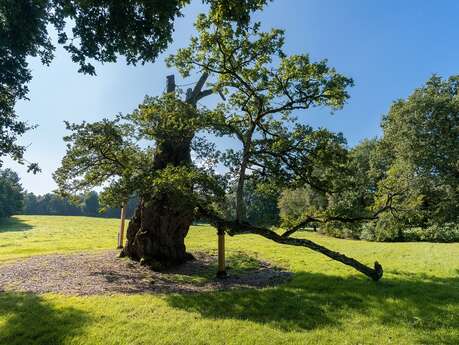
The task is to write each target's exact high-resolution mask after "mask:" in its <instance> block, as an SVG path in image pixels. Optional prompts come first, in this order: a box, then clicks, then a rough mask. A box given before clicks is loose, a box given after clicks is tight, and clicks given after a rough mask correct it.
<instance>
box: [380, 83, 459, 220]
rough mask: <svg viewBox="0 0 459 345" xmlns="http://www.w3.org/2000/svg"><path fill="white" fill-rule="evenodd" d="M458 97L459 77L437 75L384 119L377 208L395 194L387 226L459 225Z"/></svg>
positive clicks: (398, 104) (401, 101)
mask: <svg viewBox="0 0 459 345" xmlns="http://www.w3.org/2000/svg"><path fill="white" fill-rule="evenodd" d="M458 95H459V76H452V77H450V78H449V79H447V80H443V79H442V78H440V77H438V76H433V77H432V78H430V79H429V80H428V81H427V83H426V84H425V85H424V86H423V87H421V88H419V89H416V90H415V91H414V92H413V94H411V95H410V96H409V97H408V98H407V99H406V100H398V101H396V102H395V103H394V104H393V105H392V107H391V109H390V111H389V113H388V114H387V115H386V116H385V117H384V119H383V122H382V128H383V137H382V139H381V142H380V144H379V145H378V151H377V154H378V156H377V157H375V159H374V161H375V163H374V164H375V166H376V165H377V164H379V166H377V169H376V170H377V174H379V175H380V181H379V182H378V185H377V188H378V192H377V195H376V207H378V205H381V204H382V203H384V202H385V199H386V195H387V194H391V195H393V203H392V207H393V209H392V212H390V213H387V214H385V217H384V219H381V222H383V223H384V224H385V226H394V227H398V228H400V227H416V226H421V227H426V226H429V225H432V224H437V225H441V224H444V223H448V222H455V223H458V222H459V96H458ZM381 165H383V168H384V169H381V167H380V166H381ZM390 224H392V225H390Z"/></svg>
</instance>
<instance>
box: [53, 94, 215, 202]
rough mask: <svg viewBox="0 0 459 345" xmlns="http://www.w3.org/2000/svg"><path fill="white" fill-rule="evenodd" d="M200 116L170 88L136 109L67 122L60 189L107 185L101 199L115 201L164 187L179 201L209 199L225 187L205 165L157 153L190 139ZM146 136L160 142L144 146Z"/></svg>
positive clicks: (197, 146)
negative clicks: (167, 159) (173, 161)
mask: <svg viewBox="0 0 459 345" xmlns="http://www.w3.org/2000/svg"><path fill="white" fill-rule="evenodd" d="M177 96H178V95H177ZM200 119H201V117H200V114H199V112H198V111H197V110H196V109H194V108H193V107H191V106H190V105H188V104H186V103H184V102H182V101H181V100H180V99H178V98H177V97H176V95H174V94H173V93H170V94H166V95H163V96H161V97H154V98H152V97H150V98H146V99H145V102H144V103H143V104H141V105H140V106H139V108H138V109H137V110H135V111H134V112H133V113H132V114H128V115H125V116H118V117H116V118H115V120H106V119H105V120H102V121H100V122H96V123H91V124H88V123H83V124H80V125H75V124H67V128H68V129H69V130H71V131H72V133H71V134H70V135H69V136H67V137H65V138H64V140H65V141H66V142H67V143H68V145H67V147H68V150H67V153H66V155H65V157H64V159H63V160H62V166H61V167H60V168H59V169H58V170H57V171H56V172H55V174H54V178H55V180H56V182H57V184H58V186H59V190H60V191H61V193H62V194H63V195H75V194H78V193H80V192H81V191H90V190H92V189H93V188H96V187H98V186H104V190H103V192H102V193H101V195H100V197H101V198H100V203H101V205H103V206H111V207H117V206H119V205H121V203H123V202H124V201H125V200H127V199H128V198H129V197H130V196H131V195H138V196H139V197H141V198H144V199H146V200H149V199H151V198H152V197H154V195H158V194H164V193H165V194H167V195H169V196H170V197H171V198H173V199H174V200H175V201H176V206H177V207H179V206H180V207H188V208H191V209H193V208H194V207H196V206H197V204H198V203H202V202H206V203H207V202H210V200H211V199H213V198H215V197H218V196H219V195H221V193H222V190H221V186H220V185H219V183H218V179H215V178H214V177H213V176H212V174H210V173H209V170H208V169H206V167H197V166H195V165H193V164H191V161H187V160H185V161H184V163H183V164H181V165H178V166H174V165H166V166H163V165H162V162H161V160H159V159H156V160H155V159H154V158H155V156H156V157H160V156H161V154H162V153H164V152H165V151H167V150H171V151H173V150H177V149H178V147H179V146H180V145H186V142H187V141H188V139H191V138H192V137H193V136H194V132H195V131H196V130H197V128H199V126H202V125H201V120H200ZM141 141H148V142H152V143H155V147H154V148H152V147H149V146H147V147H145V146H141V145H140V142H141ZM170 142H173V143H174V145H173V147H171V145H170V144H169V143H170ZM184 143H185V144H184ZM202 145H204V144H203V143H202V142H199V141H198V142H196V143H195V145H194V146H193V147H194V148H195V149H196V150H197V151H200V148H202ZM185 155H186V151H185Z"/></svg>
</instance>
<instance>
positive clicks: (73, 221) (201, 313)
mask: <svg viewBox="0 0 459 345" xmlns="http://www.w3.org/2000/svg"><path fill="white" fill-rule="evenodd" d="M117 231H118V221H117V220H112V219H99V218H85V217H58V216H55V217H53V216H20V217H16V218H13V219H12V220H9V221H7V222H3V223H1V224H0V264H2V263H5V262H8V261H11V260H17V259H20V258H23V257H26V256H31V255H40V254H49V253H53V252H59V253H63V252H72V251H73V252H74V251H86V250H100V249H112V248H114V246H115V245H116V233H117ZM301 236H304V237H306V238H309V239H311V240H314V241H317V242H319V243H321V244H324V245H326V246H328V247H330V248H331V249H334V250H338V251H341V252H343V253H346V254H347V255H349V256H353V257H356V258H358V259H360V260H362V261H364V262H366V263H368V264H371V263H372V262H373V261H374V260H378V261H380V262H381V263H382V265H383V267H384V269H385V275H384V278H383V280H382V281H380V282H378V283H374V282H372V281H370V280H368V279H367V278H366V277H364V276H362V275H361V274H359V273H358V272H355V271H354V270H353V269H351V268H348V267H346V266H343V265H342V264H340V263H337V262H334V261H331V260H329V259H327V258H326V257H324V256H322V255H320V254H316V253H314V252H312V251H310V250H307V249H305V248H296V247H287V246H281V245H278V244H275V243H273V242H271V241H268V240H265V239H263V238H261V237H256V236H252V235H244V236H239V237H235V238H228V241H227V248H228V251H229V252H235V251H244V252H246V253H247V254H249V255H251V256H253V257H258V258H261V259H266V260H269V261H271V262H274V263H277V264H279V265H282V266H284V267H286V268H288V269H290V270H291V271H293V272H294V273H295V274H294V278H293V279H292V281H291V282H289V283H287V284H285V285H282V286H278V287H275V288H266V289H261V290H247V289H246V290H233V291H225V292H212V293H199V294H169V295H147V294H145V295H131V296H124V295H113V296H92V297H69V296H62V295H56V294H54V295H52V294H47V295H40V296H38V295H32V294H15V293H0V344H8V345H16V344H18V345H19V344H21V345H22V344H57V345H59V344H62V345H63V344H104V345H108V344H149V345H150V344H185V345H186V344H193V345H195V344H241V345H242V344H244V345H246V344H378V345H379V344H451V345H453V344H454V345H457V344H459V244H431V243H371V242H363V241H351V240H339V239H334V238H327V237H323V236H320V235H318V234H314V233H304V234H301ZM187 246H188V248H189V250H190V251H193V250H205V251H215V250H216V231H215V229H213V228H211V227H209V226H195V227H193V228H192V229H191V231H190V234H189V236H188V238H187ZM76 269H77V268H76Z"/></svg>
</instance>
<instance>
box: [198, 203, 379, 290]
mask: <svg viewBox="0 0 459 345" xmlns="http://www.w3.org/2000/svg"><path fill="white" fill-rule="evenodd" d="M201 212H202V210H201ZM203 213H204V215H205V216H206V217H207V218H209V220H210V222H211V224H212V225H214V226H215V227H216V228H217V229H219V230H224V231H226V232H227V233H228V234H229V235H230V236H234V235H240V234H256V235H260V236H263V237H265V238H267V239H270V240H272V241H274V242H277V243H280V244H286V245H290V246H299V247H306V248H309V249H312V250H314V251H316V252H319V253H321V254H324V255H326V256H327V257H329V258H330V259H333V260H335V261H339V262H341V263H343V264H345V265H348V266H351V267H353V268H355V269H356V270H357V271H359V272H361V273H363V274H365V275H366V276H368V277H370V278H371V279H373V280H374V281H378V280H379V279H381V277H382V276H383V268H382V266H381V265H380V264H379V263H378V262H377V261H376V262H375V263H374V268H371V267H368V266H366V265H364V264H362V263H361V262H359V261H357V260H355V259H353V258H350V257H348V256H346V255H344V254H341V253H339V252H335V251H333V250H330V249H328V248H326V247H324V246H322V245H320V244H317V243H315V242H313V241H310V240H307V239H299V238H291V237H283V236H281V235H279V234H277V233H276V232H274V231H272V230H269V229H265V228H262V227H258V226H255V225H252V224H249V223H246V222H243V223H238V222H234V221H227V220H224V219H221V218H220V217H218V216H216V215H214V214H209V212H205V211H204V212H203Z"/></svg>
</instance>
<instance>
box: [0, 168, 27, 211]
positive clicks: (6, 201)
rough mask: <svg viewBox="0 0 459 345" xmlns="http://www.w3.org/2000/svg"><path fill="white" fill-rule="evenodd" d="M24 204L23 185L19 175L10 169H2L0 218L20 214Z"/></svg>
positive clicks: (0, 174)
mask: <svg viewBox="0 0 459 345" xmlns="http://www.w3.org/2000/svg"><path fill="white" fill-rule="evenodd" d="M22 206H23V195H22V186H21V184H20V182H19V177H18V175H17V174H16V173H15V172H14V171H12V170H10V169H5V170H0V218H4V217H9V216H11V215H13V214H18V213H19V212H20V211H21V210H22Z"/></svg>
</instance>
